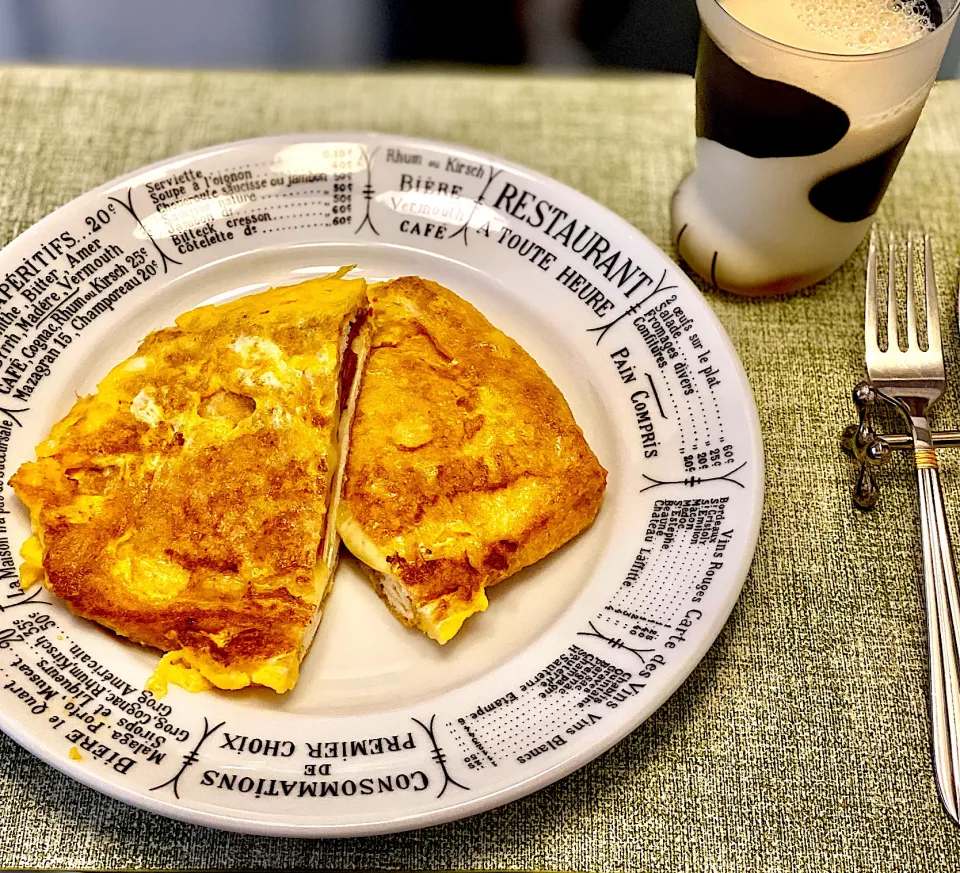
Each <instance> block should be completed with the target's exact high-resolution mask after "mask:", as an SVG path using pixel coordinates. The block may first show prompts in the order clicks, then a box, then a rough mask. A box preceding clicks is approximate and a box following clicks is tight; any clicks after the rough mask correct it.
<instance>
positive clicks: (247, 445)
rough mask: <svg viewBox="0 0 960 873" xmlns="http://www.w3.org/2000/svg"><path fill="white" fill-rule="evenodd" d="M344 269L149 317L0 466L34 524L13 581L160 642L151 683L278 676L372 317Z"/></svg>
mask: <svg viewBox="0 0 960 873" xmlns="http://www.w3.org/2000/svg"><path fill="white" fill-rule="evenodd" d="M347 269H349V268H345V269H344V270H341V271H340V272H338V273H337V274H335V275H332V276H328V277H324V278H320V279H312V280H310V281H307V282H303V283H301V284H299V285H295V286H289V287H279V288H273V289H270V290H268V291H265V292H263V293H260V294H254V295H250V296H247V297H242V298H240V299H237V300H234V301H232V302H228V303H224V304H222V305H218V306H204V307H202V308H200V309H196V310H193V311H191V312H187V313H186V314H184V315H181V316H180V317H179V318H177V319H176V324H175V326H173V327H169V328H165V329H163V330H159V331H156V332H155V333H152V334H150V335H149V336H147V338H146V339H145V340H144V341H143V342H142V343H141V345H140V347H139V348H138V349H137V351H136V353H135V354H134V355H133V356H132V357H131V358H129V359H128V360H126V361H124V362H123V363H121V364H119V365H118V366H116V367H115V368H114V369H113V370H111V371H110V373H109V374H108V375H107V376H106V377H105V378H104V379H103V381H102V382H100V384H99V386H98V390H97V392H96V393H95V394H92V395H90V396H88V397H84V398H82V399H80V400H78V401H77V403H76V404H75V405H74V407H73V408H72V409H71V410H70V412H69V413H67V415H66V416H65V417H64V418H63V419H62V420H61V421H60V422H59V423H58V424H56V425H55V426H54V427H53V429H52V431H51V433H50V436H49V438H48V439H46V440H45V441H44V442H42V443H41V444H40V445H39V446H38V447H37V460H36V461H32V462H29V463H26V464H24V465H23V466H22V467H21V468H20V469H19V471H18V472H17V473H16V475H15V476H14V477H13V479H12V481H11V484H12V485H13V487H14V489H15V491H16V493H17V494H18V495H19V496H20V498H21V499H22V500H23V502H24V503H25V504H26V505H27V506H28V507H29V509H30V515H31V521H32V525H33V530H34V536H33V537H31V538H30V540H28V541H27V543H26V544H25V546H24V549H23V555H24V558H25V563H24V564H23V566H22V568H21V574H22V577H23V581H24V584H25V585H29V584H32V583H34V582H36V581H37V580H39V579H43V580H44V582H45V584H46V585H47V586H48V587H49V588H50V589H51V590H52V591H53V592H54V593H56V594H57V595H58V596H60V597H61V598H62V599H63V600H64V601H65V602H66V603H67V605H68V606H69V608H70V609H71V610H72V611H73V612H75V613H76V614H77V615H80V616H83V617H85V618H89V619H92V620H94V621H96V622H99V623H100V624H102V625H105V626H106V627H108V628H110V629H112V630H114V631H116V632H117V633H118V634H121V635H123V636H125V637H129V638H130V639H131V640H134V641H136V642H138V643H143V644H145V645H148V646H153V647H156V648H158V649H161V650H163V651H165V652H167V654H166V655H164V657H163V659H162V660H161V662H160V665H159V667H158V670H157V673H156V674H155V675H154V677H153V679H151V681H150V683H149V684H148V687H151V688H152V689H153V690H155V691H156V692H157V693H162V692H163V691H164V690H165V687H166V683H167V682H168V681H173V682H175V683H177V684H180V685H182V686H184V687H186V688H188V689H190V690H199V689H201V688H206V687H209V686H211V685H213V686H216V687H219V688H225V689H235V688H242V687H244V686H247V685H251V684H255V685H263V686H267V687H269V688H272V689H274V690H275V691H278V692H282V691H286V690H288V689H290V688H293V686H294V685H295V684H296V681H297V677H298V672H299V665H300V661H301V659H302V658H303V656H304V654H305V653H306V651H307V649H308V647H309V645H310V642H311V640H312V638H313V635H314V633H315V631H316V628H317V625H318V623H319V620H320V616H321V606H322V603H323V599H324V597H325V596H326V594H327V593H328V592H329V590H330V586H331V583H332V580H333V573H334V570H335V567H336V563H337V555H338V551H339V538H338V536H337V532H336V528H335V519H336V507H337V501H338V498H339V494H340V489H341V486H342V479H343V465H344V462H345V458H346V451H345V447H346V444H347V441H348V438H349V428H350V417H351V412H352V409H353V405H354V402H355V399H356V390H357V385H358V383H359V375H360V373H361V372H362V369H363V359H364V356H365V353H366V347H367V343H368V340H369V335H370V332H371V328H370V324H369V322H368V321H367V319H366V315H367V310H368V303H367V298H366V294H365V282H364V281H363V280H362V279H352V280H351V279H345V278H343V274H344V273H345V272H346V271H347ZM341 449H343V450H341Z"/></svg>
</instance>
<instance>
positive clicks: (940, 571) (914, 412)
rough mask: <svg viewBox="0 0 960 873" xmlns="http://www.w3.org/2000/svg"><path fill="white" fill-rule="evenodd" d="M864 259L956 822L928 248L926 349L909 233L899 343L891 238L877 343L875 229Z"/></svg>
mask: <svg viewBox="0 0 960 873" xmlns="http://www.w3.org/2000/svg"><path fill="white" fill-rule="evenodd" d="M867 257H868V260H867V300H866V319H865V321H866V329H865V345H866V359H867V374H868V375H869V377H870V381H871V382H872V383H873V386H874V388H875V389H876V390H877V392H879V394H880V395H881V396H882V397H883V398H885V399H886V400H888V401H889V402H890V403H892V404H893V405H894V406H896V407H897V408H898V409H899V410H900V411H901V412H902V413H903V415H904V416H905V417H906V419H907V421H908V423H909V427H910V436H911V440H912V443H913V453H914V459H915V462H916V468H917V482H918V485H919V489H920V523H921V540H922V546H923V575H924V588H925V599H926V612H927V632H928V636H929V657H930V716H931V724H932V733H933V737H932V739H933V763H934V773H935V775H936V782H937V789H938V791H939V793H940V799H941V801H942V802H943V806H944V808H945V809H946V811H947V814H948V815H949V816H950V818H951V819H953V821H954V822H956V823H957V824H960V815H958V806H960V591H958V588H957V571H956V566H955V564H954V560H953V550H952V546H951V542H950V532H949V530H948V528H947V520H946V515H945V513H944V508H943V492H942V490H941V487H940V474H939V471H938V470H937V456H936V450H935V447H934V440H933V437H932V434H931V430H930V425H929V422H928V420H927V414H928V412H929V410H930V407H931V406H932V405H933V404H934V403H935V402H936V401H937V400H938V399H939V398H940V396H941V395H942V394H943V391H944V388H945V387H946V371H945V368H944V363H943V344H942V341H941V337H940V316H939V309H938V302H937V288H936V279H935V276H934V270H933V252H932V250H931V246H930V239H929V237H927V236H925V237H924V241H923V284H924V291H925V304H924V308H925V310H926V334H927V348H926V350H924V349H923V348H922V347H921V345H920V340H919V334H918V329H917V328H918V325H917V290H916V278H915V273H916V264H915V252H914V244H913V240H912V239H908V241H907V245H906V259H907V265H906V315H907V319H906V328H907V331H906V333H907V335H906V337H905V342H904V345H905V346H906V348H905V349H903V348H901V342H900V337H899V334H898V329H897V281H896V276H897V251H896V243H895V240H894V238H893V235H892V234H891V236H890V241H889V253H888V271H889V274H888V279H887V302H886V308H887V312H886V322H887V329H886V335H887V343H886V346H887V347H886V349H882V348H881V347H880V337H879V334H878V326H879V321H880V318H879V309H880V306H881V303H880V301H879V299H878V285H879V283H878V278H877V260H878V255H877V233H876V229H874V230H873V232H872V233H871V235H870V249H869V253H868V256H867Z"/></svg>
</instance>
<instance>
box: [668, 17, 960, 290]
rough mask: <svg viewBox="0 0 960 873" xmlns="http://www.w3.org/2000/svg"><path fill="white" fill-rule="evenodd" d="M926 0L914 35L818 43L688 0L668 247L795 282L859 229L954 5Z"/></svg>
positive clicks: (734, 274) (831, 266) (726, 279)
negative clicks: (691, 110)
mask: <svg viewBox="0 0 960 873" xmlns="http://www.w3.org/2000/svg"><path fill="white" fill-rule="evenodd" d="M769 2H773V0H769ZM905 2H906V0H905ZM927 2H928V3H929V4H930V7H931V9H932V11H935V16H934V21H935V22H936V21H937V20H939V22H940V23H939V26H938V27H937V28H936V29H935V30H933V31H930V32H927V33H926V34H925V35H923V36H922V37H920V38H919V39H918V40H916V41H915V42H912V43H908V44H907V45H904V46H902V47H900V48H895V49H891V50H888V51H881V52H875V53H872V54H826V53H821V52H817V51H810V50H806V49H801V48H795V47H793V46H790V45H785V44H783V43H780V42H776V41H774V40H773V39H769V38H767V37H765V36H762V35H761V34H759V33H757V32H755V31H754V30H751V29H750V28H749V27H747V26H745V25H744V24H742V23H740V21H738V20H737V19H735V18H734V17H733V16H732V15H730V14H729V13H728V12H727V11H726V10H725V9H724V8H723V6H722V5H721V4H720V2H718V0H697V7H698V8H699V11H700V17H701V20H702V24H703V27H702V30H701V37H700V53H699V57H698V61H697V144H696V161H697V164H696V169H695V170H694V171H693V172H692V173H691V174H690V175H689V176H687V177H686V178H685V179H684V180H683V182H682V183H681V184H680V187H679V188H678V189H677V191H676V193H675V195H674V199H673V205H672V210H671V219H672V226H673V239H674V241H675V242H676V244H677V250H678V252H679V254H680V256H681V257H682V258H683V259H684V260H685V261H686V262H687V263H688V264H689V265H690V266H691V267H692V268H693V269H694V270H696V271H697V272H698V273H699V274H700V275H701V276H703V277H704V278H705V279H707V280H708V281H710V282H712V283H713V285H714V286H715V287H718V288H722V289H724V290H728V291H733V292H736V293H739V294H750V295H770V294H785V293H789V292H791V291H796V290H798V289H800V288H804V287H806V286H807V285H812V284H813V283H814V282H818V281H819V280H820V279H823V278H825V277H826V276H828V275H830V273H832V272H833V271H834V270H836V269H837V268H838V267H839V266H840V265H841V264H842V263H843V262H844V261H845V260H846V259H847V257H848V256H849V255H850V253H851V252H852V251H853V250H854V249H855V248H856V247H857V245H858V244H859V242H860V241H861V240H862V239H863V237H864V235H865V233H866V231H867V229H868V227H869V225H870V220H871V216H872V215H873V214H874V213H875V212H876V210H877V208H878V206H879V205H880V199H881V198H882V197H883V194H884V191H886V188H887V185H888V184H889V182H890V178H891V176H892V175H893V172H894V170H895V169H896V166H897V163H898V162H899V160H900V156H901V155H902V154H903V151H904V149H905V148H906V145H907V142H908V141H909V139H910V135H911V134H912V133H913V129H914V127H915V126H916V123H917V119H918V118H919V117H920V111H921V110H922V109H923V104H924V102H925V101H926V98H927V94H928V93H929V91H930V87H931V86H932V84H933V81H934V79H935V77H936V73H937V68H938V67H939V65H940V61H941V59H942V57H943V54H944V51H945V49H946V45H947V42H948V40H949V39H950V34H951V32H952V31H953V27H954V25H955V23H956V19H957V12H958V8H960V0H942V4H941V3H937V2H936V0H927ZM933 7H935V10H934V9H933Z"/></svg>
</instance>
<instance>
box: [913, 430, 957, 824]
mask: <svg viewBox="0 0 960 873" xmlns="http://www.w3.org/2000/svg"><path fill="white" fill-rule="evenodd" d="M915 459H916V465H917V480H918V483H919V486H920V525H921V537H922V541H923V576H924V589H925V598H926V611H927V633H928V637H929V654H930V721H931V726H932V733H933V737H932V739H933V766H934V772H935V774H936V781H937V789H938V791H939V792H940V800H941V802H942V803H943V806H944V808H945V809H946V811H947V814H948V815H949V816H950V818H951V819H953V821H954V822H955V823H957V824H960V814H958V808H960V591H958V588H957V568H956V565H955V563H954V560H953V548H952V546H951V542H950V530H949V528H948V527H947V517H946V513H945V512H944V507H943V490H942V489H941V487H940V473H939V471H938V469H937V458H936V454H935V453H934V450H933V447H932V446H929V445H928V446H923V445H922V444H918V447H917V448H916V449H915Z"/></svg>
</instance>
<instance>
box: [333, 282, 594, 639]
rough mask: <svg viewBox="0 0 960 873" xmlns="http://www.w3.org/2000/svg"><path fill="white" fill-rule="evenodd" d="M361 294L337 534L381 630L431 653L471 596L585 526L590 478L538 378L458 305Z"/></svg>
mask: <svg viewBox="0 0 960 873" xmlns="http://www.w3.org/2000/svg"><path fill="white" fill-rule="evenodd" d="M368 295H369V298H370V304H371V309H372V312H373V319H374V323H375V332H374V337H373V342H372V346H371V349H370V353H369V355H368V358H367V366H366V370H365V371H364V375H363V378H362V382H361V388H360V395H359V398H358V400H357V411H356V416H355V418H354V424H353V429H352V438H351V443H350V454H349V457H348V460H347V474H346V486H345V489H344V493H343V499H342V501H341V503H340V508H339V515H338V520H337V525H338V528H339V531H340V535H341V537H342V538H343V542H344V545H345V546H346V547H347V548H348V549H349V550H350V551H351V552H352V553H353V554H354V555H355V556H356V557H358V558H359V559H360V560H361V561H362V562H363V563H364V564H365V565H366V568H367V570H368V572H369V575H370V576H371V578H372V580H373V584H374V587H375V588H376V590H377V592H378V593H379V594H380V596H381V598H382V599H383V600H384V602H385V603H386V604H387V605H388V606H389V608H390V609H391V610H392V612H393V613H394V614H395V615H396V616H397V618H399V619H400V620H401V621H402V622H403V623H405V624H407V625H410V626H414V627H417V628H419V629H421V630H422V631H423V632H425V633H426V634H428V635H429V636H430V637H431V638H433V639H434V640H436V641H437V642H439V643H445V642H447V641H448V640H450V639H451V638H452V637H453V636H454V635H455V634H456V633H457V631H458V630H459V629H460V627H461V625H462V624H463V622H464V620H465V619H466V618H468V617H469V616H470V615H472V614H474V613H476V612H479V611H481V610H484V609H486V607H487V597H486V594H485V589H486V588H488V587H489V586H490V585H493V584H495V583H497V582H499V581H501V580H503V579H505V578H507V577H508V576H510V575H512V574H513V573H516V572H517V571H518V570H520V569H521V568H523V567H526V566H528V565H530V564H533V563H534V562H535V561H538V560H540V559H541V558H543V557H544V556H546V555H548V554H549V553H550V552H552V551H554V550H555V549H557V548H559V547H560V546H561V545H563V544H564V543H566V542H567V541H568V540H570V539H572V538H573V537H575V536H576V535H577V534H578V533H580V532H581V531H583V530H584V529H585V528H587V527H589V525H590V524H591V523H592V522H593V520H594V517H595V516H596V514H597V511H598V510H599V507H600V502H601V500H602V498H603V492H604V488H605V486H606V471H605V470H604V469H603V467H601V466H600V463H599V461H598V460H597V458H596V456H595V455H594V454H593V452H592V451H591V450H590V447H589V446H588V445H587V443H586V440H585V439H584V436H583V433H582V431H581V430H580V428H579V427H578V426H577V424H576V422H575V421H574V419H573V415H572V413H571V412H570V409H569V407H568V406H567V403H566V401H565V400H564V398H563V395H562V394H561V393H560V391H559V390H558V389H557V387H556V386H555V385H554V384H553V382H551V381H550V379H549V377H548V376H547V375H546V373H544V372H543V370H541V369H540V367H539V366H538V365H537V363H536V362H535V361H534V360H533V358H531V357H530V356H529V355H528V354H527V353H526V352H525V351H524V350H523V349H521V348H520V346H519V345H517V343H515V342H514V341H513V340H512V339H510V338H509V337H508V336H506V335H505V334H504V333H502V332H501V331H499V330H497V329H496V328H495V327H493V325H491V324H490V322H488V321H487V320H486V319H485V318H484V317H483V316H482V315H481V314H480V313H479V312H478V311H477V310H476V309H475V308H474V307H473V306H471V305H470V304H469V303H467V302H466V301H464V300H462V299H461V298H460V297H458V296H456V295H455V294H454V293H452V292H451V291H449V290H447V289H446V288H443V287H442V286H440V285H438V284H436V283H434V282H429V281H425V280H423V279H420V278H417V277H406V278H401V279H396V280H394V281H392V282H386V283H382V284H378V285H372V286H370V287H369V289H368Z"/></svg>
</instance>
